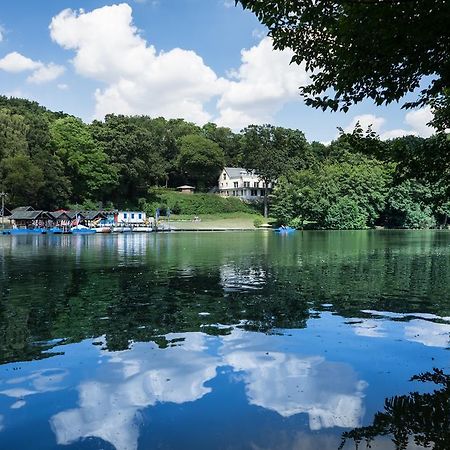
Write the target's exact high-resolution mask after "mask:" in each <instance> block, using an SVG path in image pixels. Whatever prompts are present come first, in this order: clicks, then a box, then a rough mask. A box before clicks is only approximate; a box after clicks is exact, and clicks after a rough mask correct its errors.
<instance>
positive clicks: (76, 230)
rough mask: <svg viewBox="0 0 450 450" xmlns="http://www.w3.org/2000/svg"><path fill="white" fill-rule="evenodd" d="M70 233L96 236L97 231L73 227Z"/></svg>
mask: <svg viewBox="0 0 450 450" xmlns="http://www.w3.org/2000/svg"><path fill="white" fill-rule="evenodd" d="M70 231H72V234H95V230H93V229H92V228H88V227H85V226H84V225H77V226H75V227H72V228H71V229H70Z"/></svg>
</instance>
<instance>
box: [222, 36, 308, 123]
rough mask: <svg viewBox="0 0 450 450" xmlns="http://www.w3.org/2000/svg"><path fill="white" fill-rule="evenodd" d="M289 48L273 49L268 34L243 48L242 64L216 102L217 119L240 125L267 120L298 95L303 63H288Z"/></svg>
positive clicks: (305, 77) (303, 79) (304, 78)
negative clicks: (283, 49) (282, 49)
mask: <svg viewBox="0 0 450 450" xmlns="http://www.w3.org/2000/svg"><path fill="white" fill-rule="evenodd" d="M291 58H292V52H290V51H287V50H285V51H274V50H273V48H272V41H271V39H270V38H268V37H266V38H264V39H263V40H262V41H261V42H260V43H259V44H258V45H256V46H254V47H252V48H250V49H249V50H242V52H241V60H242V64H241V66H240V67H239V69H238V70H237V71H234V72H232V73H230V75H231V76H232V77H233V78H235V80H234V81H230V82H229V84H228V86H227V89H226V91H225V92H224V93H223V95H222V97H221V98H220V100H219V102H218V105H217V106H218V109H219V112H220V115H219V118H218V120H217V121H218V123H220V124H221V125H224V126H229V127H231V128H239V127H242V126H245V125H247V124H249V123H254V124H260V123H264V122H269V121H270V120H271V119H272V118H273V115H274V114H275V113H276V112H278V111H279V110H280V109H281V107H282V106H283V105H284V104H285V103H287V102H289V101H292V100H294V99H296V98H299V94H298V87H299V86H302V85H305V84H306V83H307V82H308V79H309V78H308V75H307V73H306V71H305V69H304V67H302V66H300V67H299V66H297V65H295V64H293V65H291V64H290V61H291Z"/></svg>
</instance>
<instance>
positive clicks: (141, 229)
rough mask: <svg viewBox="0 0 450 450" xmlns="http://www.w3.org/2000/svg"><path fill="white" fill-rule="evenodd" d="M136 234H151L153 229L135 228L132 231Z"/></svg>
mask: <svg viewBox="0 0 450 450" xmlns="http://www.w3.org/2000/svg"><path fill="white" fill-rule="evenodd" d="M132 231H133V232H134V233H151V232H152V231H153V228H152V227H135V228H133V230H132Z"/></svg>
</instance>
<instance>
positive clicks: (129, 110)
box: [50, 4, 226, 122]
mask: <svg viewBox="0 0 450 450" xmlns="http://www.w3.org/2000/svg"><path fill="white" fill-rule="evenodd" d="M50 32H51V37H52V39H53V40H54V41H55V42H57V43H58V44H59V45H61V46H62V47H64V48H66V49H71V50H75V58H74V59H73V64H74V66H75V69H76V71H77V72H78V73H79V74H81V75H84V76H86V77H89V78H92V79H95V80H97V81H101V82H104V83H106V84H107V86H106V87H105V88H100V89H98V90H97V91H96V93H95V99H96V113H95V115H96V117H103V116H104V115H105V114H107V113H111V112H116V113H125V114H150V115H164V116H166V117H184V118H186V119H188V120H193V121H196V122H206V121H208V120H210V119H211V115H210V114H209V113H208V112H207V111H206V110H205V108H204V105H205V103H207V102H208V101H209V100H210V99H211V98H213V97H214V96H217V95H220V94H221V93H222V91H223V89H224V87H225V84H226V81H225V80H223V79H220V78H218V77H217V75H216V74H215V73H214V71H213V70H212V69H210V68H209V67H208V66H207V65H206V64H205V63H204V61H203V59H202V58H201V57H200V56H198V55H197V54H196V53H195V52H193V51H187V50H183V49H179V48H175V49H173V50H171V51H169V52H159V53H158V52H157V51H156V49H155V47H154V46H152V45H148V44H147V42H146V41H145V40H144V39H143V38H142V37H141V36H140V35H139V31H138V29H137V28H136V27H135V26H134V25H133V19H132V9H131V7H130V6H129V5H128V4H120V5H114V6H105V7H103V8H99V9H95V10H93V11H92V12H88V13H85V12H83V11H79V12H75V11H72V10H69V9H67V10H64V11H62V12H61V13H60V14H58V15H57V16H56V17H54V18H53V20H52V22H51V25H50Z"/></svg>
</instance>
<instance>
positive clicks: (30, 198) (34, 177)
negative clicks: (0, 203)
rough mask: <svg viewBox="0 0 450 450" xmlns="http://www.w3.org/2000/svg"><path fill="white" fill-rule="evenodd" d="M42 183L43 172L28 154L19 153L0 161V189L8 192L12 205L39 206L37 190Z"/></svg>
mask: <svg viewBox="0 0 450 450" xmlns="http://www.w3.org/2000/svg"><path fill="white" fill-rule="evenodd" d="M43 184H44V174H43V173H42V170H41V169H40V168H39V167H37V166H36V165H35V164H34V163H33V161H32V160H31V158H30V157H29V156H28V155H25V154H23V153H19V154H17V155H15V156H9V157H7V158H5V159H3V160H2V161H1V162H0V189H2V190H4V191H6V192H8V193H9V201H10V203H11V205H13V206H19V205H31V206H34V207H39V206H40V205H39V203H40V199H39V197H38V192H39V190H40V189H41V187H42V186H43Z"/></svg>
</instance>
